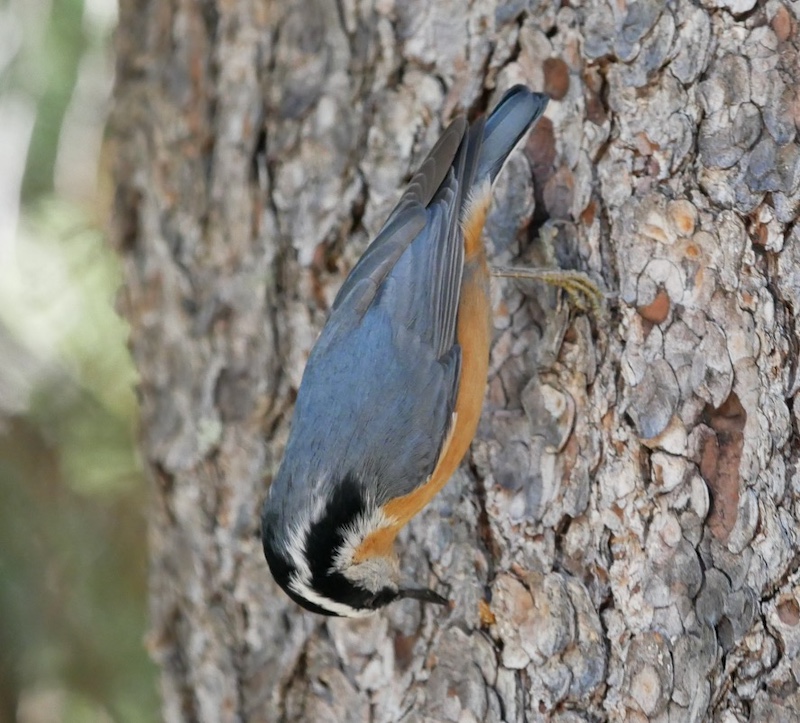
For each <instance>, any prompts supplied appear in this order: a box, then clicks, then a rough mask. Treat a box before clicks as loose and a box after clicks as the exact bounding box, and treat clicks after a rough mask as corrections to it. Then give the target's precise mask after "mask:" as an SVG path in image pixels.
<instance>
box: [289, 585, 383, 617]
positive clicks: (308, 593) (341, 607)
mask: <svg viewBox="0 0 800 723" xmlns="http://www.w3.org/2000/svg"><path fill="white" fill-rule="evenodd" d="M289 587H290V588H291V589H292V590H293V591H294V592H295V593H297V594H298V595H299V596H300V597H301V598H303V599H304V600H307V601H308V602H310V603H313V604H314V605H318V606H319V607H321V608H322V609H323V610H327V611H328V612H331V613H334V614H336V615H341V616H342V617H345V618H365V617H367V616H368V615H372V614H373V613H374V612H375V611H374V610H370V609H369V608H363V609H362V608H353V607H350V606H349V605H345V604H344V603H338V602H336V601H334V600H331V599H329V598H327V597H325V596H324V595H320V594H319V593H318V592H316V591H315V590H314V589H313V588H312V587H310V586H309V585H307V584H306V583H305V582H303V581H302V580H301V579H300V578H299V577H298V576H297V575H295V576H294V577H293V578H292V580H291V582H290V583H289Z"/></svg>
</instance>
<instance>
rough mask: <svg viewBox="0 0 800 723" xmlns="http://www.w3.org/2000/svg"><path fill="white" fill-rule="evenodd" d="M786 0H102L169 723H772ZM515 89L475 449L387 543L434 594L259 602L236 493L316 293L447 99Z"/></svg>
mask: <svg viewBox="0 0 800 723" xmlns="http://www.w3.org/2000/svg"><path fill="white" fill-rule="evenodd" d="M798 13H800V3H798V2H796V1H792V0H785V1H784V2H778V1H777V0H768V1H767V2H758V3H756V2H755V1H754V0H701V1H700V2H691V1H690V0H673V1H672V2H670V3H662V2H659V1H658V0H641V1H640V2H632V1H630V0H629V1H628V2H626V1H625V0H618V1H616V2H610V1H608V2H604V1H603V0H584V1H583V2H580V1H572V2H569V3H567V2H544V1H542V2H534V1H533V0H530V1H529V2H522V1H520V0H509V1H508V2H495V1H494V0H473V1H472V2H467V1H466V0H442V1H441V2H432V1H428V2H426V1H425V0H409V1H406V0H396V1H393V0H380V1H379V2H376V3H374V7H371V6H370V3H368V2H365V1H359V0H337V2H331V1H330V0H280V1H279V0H274V1H270V0H225V1H223V0H204V1H203V2H193V3H191V2H178V1H177V0H139V1H138V2H136V1H135V0H122V2H121V17H120V26H119V31H118V34H117V49H118V53H119V60H118V75H117V86H116V97H115V110H114V114H113V120H112V129H113V135H114V137H115V151H114V154H115V159H116V169H115V180H116V184H117V185H116V194H117V200H116V216H115V221H116V223H115V239H116V243H117V245H118V248H119V250H120V254H121V255H122V258H123V262H124V266H125V287H124V290H123V292H122V294H121V306H122V308H123V311H124V314H125V316H126V317H127V318H128V319H129V321H130V324H131V331H132V333H131V349H132V353H133V355H134V358H135V360H136V364H137V366H138V369H139V372H140V374H141V384H140V399H141V414H142V421H141V428H142V432H141V448H142V453H143V456H144V459H145V462H146V465H147V468H148V470H149V472H150V474H151V478H152V504H151V507H150V509H149V511H148V515H149V520H150V550H151V573H150V575H151V576H150V607H151V625H152V630H151V633H150V635H149V637H148V645H149V648H150V650H151V652H152V654H153V656H154V657H155V659H156V660H157V661H158V662H159V663H160V665H161V667H162V675H161V688H162V695H163V701H164V715H165V718H166V720H168V721H178V720H186V721H193V720H201V721H215V720H223V721H236V720H242V721H245V720H246V721H271V722H272V721H387V722H390V721H397V720H401V719H402V720H409V721H415V720H431V721H438V720H443V721H451V720H452V721H472V720H474V721H500V720H504V721H518V720H553V721H562V722H564V723H566V722H567V721H570V722H572V721H579V720H585V721H601V720H614V721H622V720H625V721H644V720H652V721H670V722H672V723H674V722H675V721H708V720H713V721H720V723H722V722H724V723H730V722H732V721H748V720H750V721H790V720H798V716H799V715H800V713H798V711H800V693H798V680H800V543H799V542H798V524H797V520H798V518H800V472H798V456H800V451H799V450H800V447H799V446H798V422H799V421H800V420H798V415H800V412H798V406H796V405H795V404H794V401H795V399H796V395H797V391H798V388H800V377H798V367H797V358H798V349H800V333H799V330H798V319H797V318H796V317H795V309H797V308H800V226H798V224H797V223H796V221H795V217H796V215H797V212H798V207H799V206H800V152H799V151H798V143H797V138H796V136H797V132H798V131H797V129H798V124H800V99H799V98H798V93H797V88H798V87H800V60H798V47H799V45H800V41H798V24H799V23H798V20H799V18H798ZM515 82H525V83H527V84H528V85H530V86H531V87H532V88H533V89H535V90H545V91H547V92H548V93H550V94H551V96H552V97H553V99H554V102H552V103H551V105H550V107H549V109H548V111H547V115H546V118H544V119H543V120H542V122H540V123H539V125H538V126H537V128H536V130H535V131H534V132H533V133H532V134H531V136H530V138H529V140H528V141H527V143H526V144H524V146H523V147H522V148H521V149H519V150H518V151H516V152H515V153H514V154H513V155H512V158H511V159H510V161H509V163H508V165H507V167H506V168H505V170H504V171H503V172H502V174H501V175H500V178H499V181H498V185H497V188H496V192H495V206H494V212H493V215H492V216H491V219H490V222H489V224H488V227H487V233H486V237H487V243H488V244H489V248H490V256H491V258H492V259H493V261H494V262H495V263H498V264H510V263H517V264H526V263H527V264H531V263H543V262H544V260H545V259H546V257H547V251H546V248H545V247H546V244H544V243H543V242H542V241H541V240H539V239H537V235H538V231H539V227H540V226H541V223H542V222H543V221H544V220H545V219H552V220H560V221H562V222H563V223H561V224H559V225H557V226H556V228H557V229H558V233H557V235H555V234H550V236H555V238H550V239H549V240H550V241H552V243H553V244H554V247H555V259H556V261H557V262H558V263H559V265H560V266H562V267H564V268H580V269H583V270H585V271H587V272H588V273H589V274H590V275H591V276H592V277H594V278H595V279H596V280H598V282H600V283H601V284H602V285H603V286H604V287H605V288H606V289H608V290H609V291H610V292H611V294H612V296H613V298H612V299H611V300H610V301H609V304H608V309H607V311H606V312H605V313H604V314H602V315H601V316H600V317H599V318H596V319H595V318H593V317H592V316H589V315H586V314H584V313H576V312H572V313H570V312H569V311H568V310H567V309H566V307H565V306H564V305H563V304H559V303H557V302H558V299H557V295H556V294H554V293H552V292H550V291H548V290H546V289H543V288H540V287H538V286H535V285H525V284H522V283H520V282H504V283H502V284H498V287H497V289H496V290H495V298H496V333H495V341H494V346H493V351H492V358H491V370H490V379H489V392H488V395H487V399H486V403H485V406H484V413H483V417H482V421H481V426H480V429H479V432H478V435H477V437H476V440H475V442H474V443H473V445H472V449H471V452H470V453H469V455H468V458H467V460H465V463H464V464H463V465H462V467H461V470H460V471H459V472H458V473H457V474H456V475H455V477H454V478H453V480H452V481H451V482H450V483H449V484H448V485H447V487H446V488H445V491H444V492H443V493H442V494H440V495H439V497H438V498H437V499H436V500H435V502H434V503H433V504H432V505H431V506H430V507H429V508H428V509H426V510H425V511H424V513H423V514H421V515H420V516H419V517H418V518H417V519H415V520H414V521H413V522H412V523H411V525H410V526H409V527H408V529H407V530H406V531H405V532H404V533H403V534H402V535H401V538H400V545H399V555H400V562H401V566H402V568H403V569H404V571H406V572H408V573H409V574H410V575H413V576H415V577H416V579H418V580H420V581H421V582H428V583H430V584H433V585H434V586H435V587H437V589H439V590H446V591H448V592H449V595H450V597H451V599H452V600H453V601H454V606H453V609H452V610H450V611H447V610H442V609H440V608H438V607H425V608H421V607H420V605H419V604H418V603H417V602H414V601H405V602H402V603H398V604H395V605H392V606H390V607H388V608H387V609H386V610H385V611H383V612H381V613H379V614H377V615H375V616H374V617H371V618H368V619H366V620H363V621H355V622H354V621H348V620H338V619H323V618H321V617H317V616H314V615H312V614H309V613H304V612H302V611H301V610H300V609H299V608H298V607H297V606H296V605H294V604H293V603H291V602H290V601H289V599H288V598H287V597H286V596H285V595H284V594H283V593H282V592H281V591H280V590H279V589H278V588H277V586H276V585H275V584H274V583H273V581H272V579H271V577H270V575H269V572H268V569H267V567H266V563H265V562H264V559H263V556H262V552H261V543H260V539H259V510H260V506H261V503H262V501H263V499H264V496H265V494H266V491H267V488H268V485H269V480H270V479H271V478H272V476H273V475H274V473H275V471H276V470H277V467H278V464H279V462H280V458H281V453H282V450H283V447H284V444H285V441H286V437H287V431H288V428H289V423H290V419H291V412H292V402H293V399H294V395H295V392H296V390H297V387H298V385H299V383H300V378H301V374H302V370H303V365H304V361H305V359H306V357H307V355H308V353H309V350H310V348H311V346H312V344H313V342H314V339H315V336H316V334H317V333H318V331H319V329H320V328H321V326H322V324H323V322H324V320H325V316H326V313H327V310H328V308H329V305H330V303H331V301H332V299H333V295H334V293H335V291H336V289H337V288H338V286H339V284H340V283H341V281H342V279H343V277H344V275H345V274H346V272H347V270H348V269H349V268H351V267H352V265H353V263H354V262H355V260H356V259H357V258H358V256H359V254H360V253H361V252H362V251H363V250H364V248H365V246H366V244H367V243H368V242H369V240H370V238H371V237H372V236H373V235H374V233H375V232H376V230H377V229H378V228H379V227H380V225H381V223H382V222H383V220H384V218H385V216H386V215H387V212H388V211H389V209H390V208H391V206H392V205H393V203H394V201H395V200H396V199H397V197H398V193H399V190H400V189H401V187H402V186H403V183H404V181H405V180H407V178H408V175H409V173H410V172H411V171H412V170H413V168H414V166H415V164H417V163H418V162H419V161H420V160H421V158H422V157H423V155H424V154H425V153H426V151H427V150H428V149H429V148H430V147H431V145H432V144H433V142H434V141H435V139H436V138H437V136H438V134H439V133H440V132H441V130H442V128H443V126H444V124H445V123H446V122H447V121H448V120H449V119H450V118H451V117H452V116H453V115H454V114H456V113H460V112H467V113H469V114H475V113H478V112H482V111H484V110H486V109H487V108H490V107H491V106H492V105H493V104H494V103H495V102H496V100H497V98H498V97H499V95H500V92H501V91H502V90H505V89H506V88H507V87H508V86H510V85H511V84H512V83H515Z"/></svg>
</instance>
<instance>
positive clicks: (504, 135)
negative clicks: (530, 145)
mask: <svg viewBox="0 0 800 723" xmlns="http://www.w3.org/2000/svg"><path fill="white" fill-rule="evenodd" d="M549 100H550V99H549V98H548V97H547V96H546V95H545V94H544V93H534V92H532V91H530V90H528V88H526V87H525V86H524V85H515V86H514V87H513V88H510V89H509V90H508V91H506V93H505V95H504V96H503V97H502V98H501V99H500V102H499V103H498V104H497V106H496V107H495V109H494V110H493V111H492V112H491V114H490V115H489V117H488V118H487V119H486V121H485V124H484V126H483V139H482V142H481V144H480V151H479V155H478V161H477V167H476V170H475V176H474V178H475V181H476V182H477V183H482V182H483V180H484V178H486V177H487V176H488V178H489V180H490V181H491V182H494V179H495V178H496V177H497V174H498V173H500V169H501V168H502V167H503V163H505V160H506V158H508V154H509V153H511V151H512V150H513V149H514V146H516V145H517V143H518V142H519V139H520V138H522V136H523V135H524V134H525V132H526V131H527V130H528V128H530V127H531V125H533V123H534V122H536V121H537V120H538V119H539V118H540V117H541V115H542V113H544V110H545V108H547V102H548V101H549ZM474 130H476V131H477V130H478V129H477V128H475V129H474Z"/></svg>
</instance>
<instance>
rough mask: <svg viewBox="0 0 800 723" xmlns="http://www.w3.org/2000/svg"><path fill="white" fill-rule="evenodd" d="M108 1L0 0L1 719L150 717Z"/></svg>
mask: <svg viewBox="0 0 800 723" xmlns="http://www.w3.org/2000/svg"><path fill="white" fill-rule="evenodd" d="M115 22H116V1H115V0H0V723H5V721H15V720H16V721H20V723H49V722H50V721H66V722H68V723H69V722H71V721H152V720H157V719H158V717H159V716H158V708H157V695H156V671H155V667H154V666H153V665H152V664H151V663H150V661H149V660H148V657H147V654H146V652H145V650H144V643H143V640H144V635H145V631H146V612H145V584H146V539H145V537H146V529H145V515H144V510H145V483H144V480H143V478H142V475H141V471H140V468H139V464H138V461H137V458H136V453H135V448H134V440H135V434H136V430H135V399H134V392H133V389H134V385H135V382H136V378H135V373H134V370H133V367H132V365H131V362H130V359H129V357H128V353H127V349H126V338H127V328H126V326H125V324H124V322H123V321H122V320H121V319H120V318H119V317H118V316H117V315H116V313H115V312H114V298H115V295H116V292H117V289H118V287H119V285H120V283H121V274H120V266H119V261H118V259H117V258H116V256H115V254H114V252H113V251H112V249H111V247H110V245H109V243H108V240H107V238H106V228H107V225H108V214H109V205H110V204H109V202H110V198H111V189H110V180H109V172H108V163H107V160H106V159H104V151H103V134H104V126H105V122H106V116H107V112H108V108H109V103H110V94H111V88H112V83H113V69H114V58H113V48H112V42H111V41H112V38H111V35H112V32H113V28H114V24H115Z"/></svg>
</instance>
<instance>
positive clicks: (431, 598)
mask: <svg viewBox="0 0 800 723" xmlns="http://www.w3.org/2000/svg"><path fill="white" fill-rule="evenodd" d="M397 595H398V597H401V598H404V597H410V598H413V599H414V600H419V601H420V602H425V603H436V604H437V605H449V604H450V601H449V600H448V599H447V598H445V597H442V596H441V595H439V593H437V592H434V591H433V590H429V589H427V588H424V587H406V588H400V590H398V591H397Z"/></svg>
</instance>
